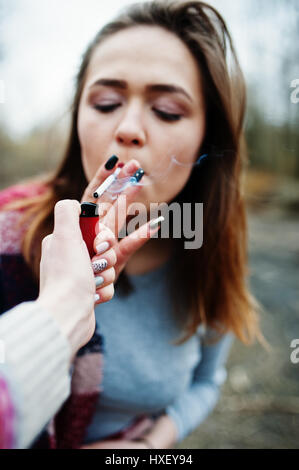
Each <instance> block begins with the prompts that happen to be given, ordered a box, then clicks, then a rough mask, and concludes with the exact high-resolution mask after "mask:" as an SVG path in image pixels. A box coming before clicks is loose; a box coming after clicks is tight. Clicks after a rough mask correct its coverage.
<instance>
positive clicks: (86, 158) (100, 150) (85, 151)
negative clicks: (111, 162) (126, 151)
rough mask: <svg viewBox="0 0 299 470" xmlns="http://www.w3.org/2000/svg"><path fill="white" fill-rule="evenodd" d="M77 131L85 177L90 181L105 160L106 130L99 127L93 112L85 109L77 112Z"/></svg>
mask: <svg viewBox="0 0 299 470" xmlns="http://www.w3.org/2000/svg"><path fill="white" fill-rule="evenodd" d="M77 130H78V137H79V142H80V147H81V158H82V164H83V168H84V172H85V176H86V178H87V180H88V181H91V179H92V178H93V176H94V174H95V173H96V171H97V169H98V167H99V166H100V165H101V164H102V163H103V162H104V161H105V160H106V159H107V158H106V155H107V151H108V148H109V134H108V130H107V129H105V128H104V127H103V126H102V125H100V123H99V122H98V120H97V119H96V116H94V113H93V112H91V111H89V110H86V109H82V110H79V114H78V124H77Z"/></svg>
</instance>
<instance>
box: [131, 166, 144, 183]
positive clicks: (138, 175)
mask: <svg viewBox="0 0 299 470" xmlns="http://www.w3.org/2000/svg"><path fill="white" fill-rule="evenodd" d="M143 175H144V171H143V169H142V168H139V170H137V171H136V172H135V173H134V175H133V176H132V177H131V178H130V182H131V184H136V183H139V181H140V180H141V178H142V177H143Z"/></svg>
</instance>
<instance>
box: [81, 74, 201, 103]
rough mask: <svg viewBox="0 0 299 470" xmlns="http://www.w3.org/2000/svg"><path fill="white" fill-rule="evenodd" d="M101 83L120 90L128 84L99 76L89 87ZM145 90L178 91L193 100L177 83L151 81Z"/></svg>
mask: <svg viewBox="0 0 299 470" xmlns="http://www.w3.org/2000/svg"><path fill="white" fill-rule="evenodd" d="M98 85H103V86H107V87H113V88H119V89H121V90H127V89H128V84H127V82H126V81H125V80H116V79H114V78H100V79H99V80H96V81H95V82H94V83H93V84H92V85H90V87H89V88H92V87H94V86H98ZM145 90H146V91H147V92H155V91H156V92H159V91H161V92H166V93H179V94H182V95H184V96H185V97H187V98H188V100H189V101H191V103H192V102H193V100H192V98H191V96H190V95H189V94H188V93H187V92H186V91H185V90H184V88H182V87H180V86H178V85H171V84H166V83H155V84H154V83H153V84H150V85H147V86H146V87H145Z"/></svg>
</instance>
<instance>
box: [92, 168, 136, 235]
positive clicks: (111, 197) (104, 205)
mask: <svg viewBox="0 0 299 470" xmlns="http://www.w3.org/2000/svg"><path fill="white" fill-rule="evenodd" d="M120 165H121V164H119V165H118V168H120ZM139 168H140V164H139V162H138V161H137V160H130V161H129V162H128V163H126V164H125V165H124V167H123V168H122V167H121V169H120V173H119V174H118V176H117V179H116V184H117V185H118V188H117V192H116V190H115V189H113V184H111V186H109V187H108V188H107V190H106V191H105V192H104V194H102V196H100V197H99V198H98V199H95V201H97V203H98V206H99V217H100V219H102V220H103V221H104V220H107V223H109V224H110V225H109V226H110V228H111V227H113V231H114V226H115V223H114V225H113V223H112V222H113V219H114V218H113V215H112V214H114V210H113V207H114V205H115V204H117V197H118V196H119V194H122V195H124V194H127V193H128V192H130V189H131V187H130V185H129V186H128V181H129V179H130V177H132V176H133V175H134V174H135V173H136V171H137V170H138V169H139ZM126 186H127V187H126ZM122 187H123V188H124V189H123V190H122V189H121V188H122ZM110 209H112V210H111V211H110ZM109 211H110V214H109V217H108V218H107V219H106V216H107V214H108V213H109ZM115 233H116V231H115Z"/></svg>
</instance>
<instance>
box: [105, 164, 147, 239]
mask: <svg viewBox="0 0 299 470" xmlns="http://www.w3.org/2000/svg"><path fill="white" fill-rule="evenodd" d="M140 169H141V168H140V165H139V162H138V161H137V160H131V161H130V162H129V163H128V164H127V165H125V167H124V168H123V170H122V171H121V173H120V174H119V177H118V179H120V178H122V177H126V176H128V175H129V176H133V175H134V174H135V173H136V171H138V170H140ZM140 190H141V186H139V185H136V186H128V187H127V188H126V189H125V190H124V191H122V193H121V194H120V195H119V197H118V198H117V200H116V201H115V203H114V204H113V205H112V207H111V208H110V209H109V210H108V211H107V214H106V215H105V216H104V217H103V219H102V222H103V223H104V224H105V225H106V226H108V227H109V228H110V229H111V230H112V231H113V232H114V233H115V235H116V236H118V233H119V231H120V229H121V228H122V227H123V225H124V224H125V222H126V219H127V212H128V207H129V205H130V203H131V202H133V201H134V200H135V199H136V195H137V194H138V192H139V191H140Z"/></svg>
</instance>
